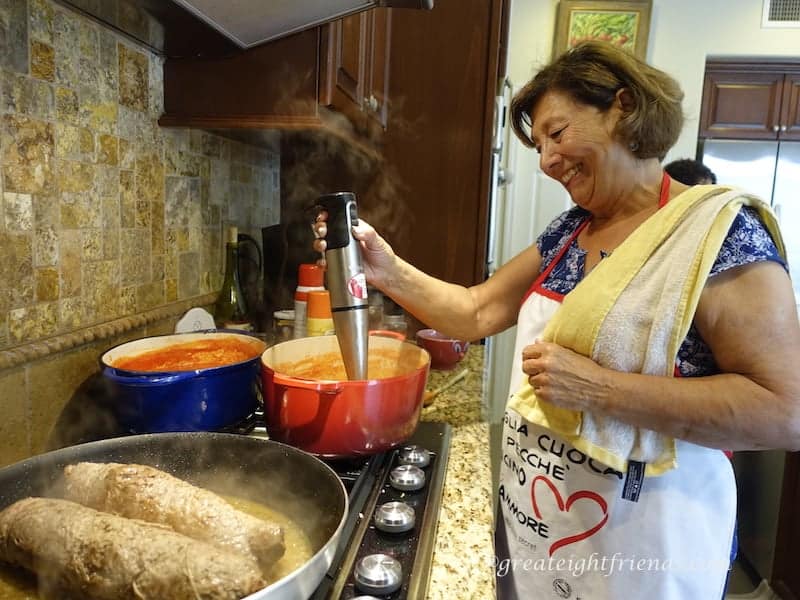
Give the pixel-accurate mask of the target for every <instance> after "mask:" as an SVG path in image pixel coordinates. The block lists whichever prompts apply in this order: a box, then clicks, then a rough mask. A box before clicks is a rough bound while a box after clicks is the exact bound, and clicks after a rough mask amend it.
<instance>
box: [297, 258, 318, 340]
mask: <svg viewBox="0 0 800 600" xmlns="http://www.w3.org/2000/svg"><path fill="white" fill-rule="evenodd" d="M323 278H324V270H323V269H322V267H320V266H319V265H315V264H301V265H300V266H299V267H298V269H297V289H295V292H294V337H295V338H301V337H306V336H307V335H308V332H307V326H306V322H307V315H308V293H309V292H321V291H324V290H325V286H324V285H323Z"/></svg>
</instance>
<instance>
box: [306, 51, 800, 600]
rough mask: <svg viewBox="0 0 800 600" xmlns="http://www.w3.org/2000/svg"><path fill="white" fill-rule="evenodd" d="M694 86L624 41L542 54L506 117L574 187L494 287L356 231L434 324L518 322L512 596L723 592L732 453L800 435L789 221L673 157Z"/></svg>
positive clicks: (500, 543)
mask: <svg viewBox="0 0 800 600" xmlns="http://www.w3.org/2000/svg"><path fill="white" fill-rule="evenodd" d="M682 99H683V93H682V91H681V89H680V87H679V86H678V84H677V82H676V81H675V80H674V79H673V78H672V77H671V76H670V75H668V74H667V73H664V72H662V71H660V70H658V69H655V68H653V67H652V66H650V65H647V64H646V63H644V62H643V61H642V60H639V59H638V58H636V57H635V56H633V55H632V54H630V53H628V52H625V51H624V50H621V49H620V48H619V47H618V46H616V45H614V44H611V43H605V42H584V43H581V44H579V45H577V46H576V47H575V48H573V49H571V50H568V51H567V52H565V53H564V54H562V55H560V56H559V57H558V58H556V59H555V60H554V61H553V62H552V63H551V64H550V65H548V66H546V67H545V68H543V69H542V70H541V71H540V72H539V73H538V74H537V75H536V76H535V77H534V78H533V80H532V81H531V82H530V83H528V84H527V85H526V86H524V87H523V88H522V89H521V90H520V91H519V92H518V94H517V95H516V97H515V98H514V100H513V102H512V104H511V113H512V116H511V121H512V125H513V127H514V130H515V133H516V134H517V136H518V137H519V138H520V139H521V140H522V142H523V143H524V144H526V145H527V146H529V147H533V148H536V149H537V150H538V151H539V153H540V162H541V167H542V170H543V171H544V172H545V173H546V174H547V175H548V176H549V177H551V178H552V179H554V180H555V181H558V182H559V183H561V185H563V186H564V187H565V188H566V190H567V191H568V192H569V194H570V196H571V198H572V200H573V202H574V203H575V206H573V207H572V208H570V209H569V210H567V211H566V212H564V213H562V214H561V215H559V216H558V217H557V218H555V219H554V220H553V221H552V222H551V223H550V224H549V225H548V226H547V227H546V229H545V231H544V232H543V233H542V234H541V235H540V236H539V238H538V239H537V241H536V244H535V245H533V246H531V247H530V248H528V249H526V250H524V251H523V252H521V253H520V254H519V255H517V256H516V257H514V258H513V259H512V260H511V261H509V262H508V263H507V264H505V265H503V266H502V267H501V268H500V269H498V270H497V271H496V272H495V273H494V274H493V275H492V277H490V278H489V279H487V280H486V281H485V282H483V283H481V284H479V285H476V286H472V287H470V288H465V287H462V286H458V285H454V284H450V283H447V282H444V281H440V280H437V279H434V278H433V277H430V276H428V275H426V274H424V273H422V272H420V271H419V270H417V269H416V268H414V267H413V266H411V265H410V264H408V263H407V262H406V261H404V260H403V259H401V258H400V257H398V256H397V255H396V254H395V252H394V250H393V249H392V248H391V247H390V246H389V245H388V244H387V242H386V240H384V239H383V238H382V237H380V236H379V235H378V234H377V232H376V231H375V230H374V229H373V228H372V227H371V226H370V225H368V224H367V223H364V222H363V221H362V222H360V223H359V225H358V226H356V227H355V228H354V235H355V237H356V238H357V239H358V240H359V241H360V242H361V244H362V248H363V261H364V264H365V272H366V273H367V274H368V279H369V282H370V283H371V284H372V285H374V286H375V287H377V288H379V289H381V290H382V291H383V292H384V293H386V294H387V295H389V296H390V297H392V298H393V299H394V300H395V301H396V302H398V303H399V304H400V305H402V306H403V308H404V309H405V310H406V311H407V312H409V313H411V314H413V315H414V316H415V317H416V318H418V319H419V320H420V321H422V322H424V323H426V324H427V325H428V326H429V327H433V328H435V329H437V330H439V331H441V332H443V333H445V334H447V335H449V336H452V337H454V338H460V339H465V340H474V339H478V338H482V337H485V336H487V335H492V334H494V333H497V332H500V331H502V330H504V329H506V328H508V327H510V326H512V325H515V324H516V347H515V352H514V364H513V365H512V372H511V383H510V389H509V391H508V395H507V396H506V398H509V401H508V404H507V407H506V414H505V418H504V422H503V433H502V439H503V450H504V455H503V456H502V461H501V465H500V486H499V498H500V502H499V503H498V506H499V510H500V514H501V517H502V518H500V519H498V522H497V529H496V539H495V548H496V551H497V556H496V561H495V564H496V565H498V569H497V571H496V574H497V589H498V597H499V598H503V599H506V598H530V597H538V596H546V595H548V594H552V593H553V592H552V590H553V588H554V586H556V585H557V590H558V593H559V594H562V595H565V596H566V595H574V596H580V597H587V598H588V597H591V598H593V599H596V600H612V599H616V598H622V597H626V596H629V595H630V589H633V588H635V589H637V590H639V591H638V596H641V597H654V598H659V600H683V599H684V598H704V599H705V598H708V599H711V600H713V599H715V598H721V597H722V595H723V592H724V589H725V585H726V577H727V574H728V566H729V564H730V561H731V554H732V552H734V551H735V548H734V547H733V546H734V541H733V540H734V535H733V533H734V524H735V518H736V483H735V480H734V476H733V472H732V469H731V465H730V461H729V459H728V458H727V456H726V454H725V453H724V452H723V451H724V450H731V449H761V448H788V449H797V447H798V444H800V442H798V440H800V374H798V372H797V369H796V368H795V367H794V365H795V364H796V361H797V357H798V356H800V326H798V320H797V313H796V308H795V303H794V295H793V293H792V288H791V283H790V280H789V277H788V275H787V272H786V253H785V246H784V243H783V239H782V237H781V233H780V231H779V229H778V227H777V220H776V218H775V216H774V214H772V212H771V210H770V208H769V206H768V204H767V203H765V202H763V201H761V200H760V199H758V198H756V197H754V196H752V195H750V194H745V193H743V192H742V191H741V190H734V189H730V188H727V187H723V186H694V187H691V188H690V187H688V186H686V185H684V184H682V183H680V182H677V181H674V180H672V179H671V178H670V177H669V175H667V174H666V173H665V172H664V171H663V169H662V167H661V160H662V159H663V157H664V156H665V155H666V154H667V152H668V150H669V149H670V147H671V146H672V145H673V144H674V143H675V141H676V140H677V138H678V135H679V134H680V130H681V127H682V125H683V110H682V106H681V102H682ZM323 225H324V224H323ZM320 232H321V228H320V229H319V230H318V233H320ZM323 247H324V241H318V242H317V243H316V248H317V250H320V249H322V248H323ZM753 290H763V291H764V292H765V293H755V294H754V293H753ZM753 315H759V318H758V319H754V318H752V317H753ZM742 374H747V375H746V376H745V375H742ZM620 565H624V567H623V568H621V569H620V568H619V567H620ZM639 565H642V567H641V568H640V567H639ZM628 567H630V568H628ZM611 574H613V575H614V576H613V577H611V576H610V575H611ZM677 590H679V591H677Z"/></svg>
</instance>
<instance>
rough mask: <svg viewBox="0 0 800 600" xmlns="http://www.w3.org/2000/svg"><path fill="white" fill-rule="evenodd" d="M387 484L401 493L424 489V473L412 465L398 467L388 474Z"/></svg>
mask: <svg viewBox="0 0 800 600" xmlns="http://www.w3.org/2000/svg"><path fill="white" fill-rule="evenodd" d="M389 484H390V485H391V486H392V487H393V488H394V489H396V490H400V491H401V492H413V491H415V490H420V489H422V488H423V487H425V471H423V470H422V469H420V468H419V467H415V466H414V465H400V466H399V467H395V468H394V469H392V470H391V472H390V473H389Z"/></svg>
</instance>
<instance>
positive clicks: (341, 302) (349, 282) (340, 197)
mask: <svg viewBox="0 0 800 600" xmlns="http://www.w3.org/2000/svg"><path fill="white" fill-rule="evenodd" d="M317 204H318V205H319V206H320V207H321V208H323V209H325V210H326V211H327V212H328V219H327V227H328V233H327V235H326V236H325V241H326V243H327V246H326V250H325V262H326V263H327V265H328V269H327V271H328V272H327V280H328V290H329V292H330V295H331V313H332V314H333V328H334V330H335V332H336V338H337V339H338V341H339V349H340V350H341V352H342V358H343V359H344V367H345V370H346V371H347V378H348V379H351V380H358V379H367V344H368V338H369V331H368V328H369V303H368V301H367V279H366V277H365V276H364V267H363V265H362V264H361V248H360V247H359V244H358V240H356V239H355V238H354V237H353V231H352V230H353V225H358V210H357V206H356V195H355V194H354V193H352V192H336V193H334V194H326V195H324V196H320V198H319V200H318V201H317Z"/></svg>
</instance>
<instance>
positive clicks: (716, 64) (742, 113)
mask: <svg viewBox="0 0 800 600" xmlns="http://www.w3.org/2000/svg"><path fill="white" fill-rule="evenodd" d="M699 136H700V137H702V138H722V139H726V138H727V139H758V140H798V139H800V62H793V61H770V62H764V61H763V60H753V61H749V60H742V59H736V60H724V59H709V60H708V62H707V63H706V72H705V79H704V82H703V109H702V112H701V115H700V131H699Z"/></svg>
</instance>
